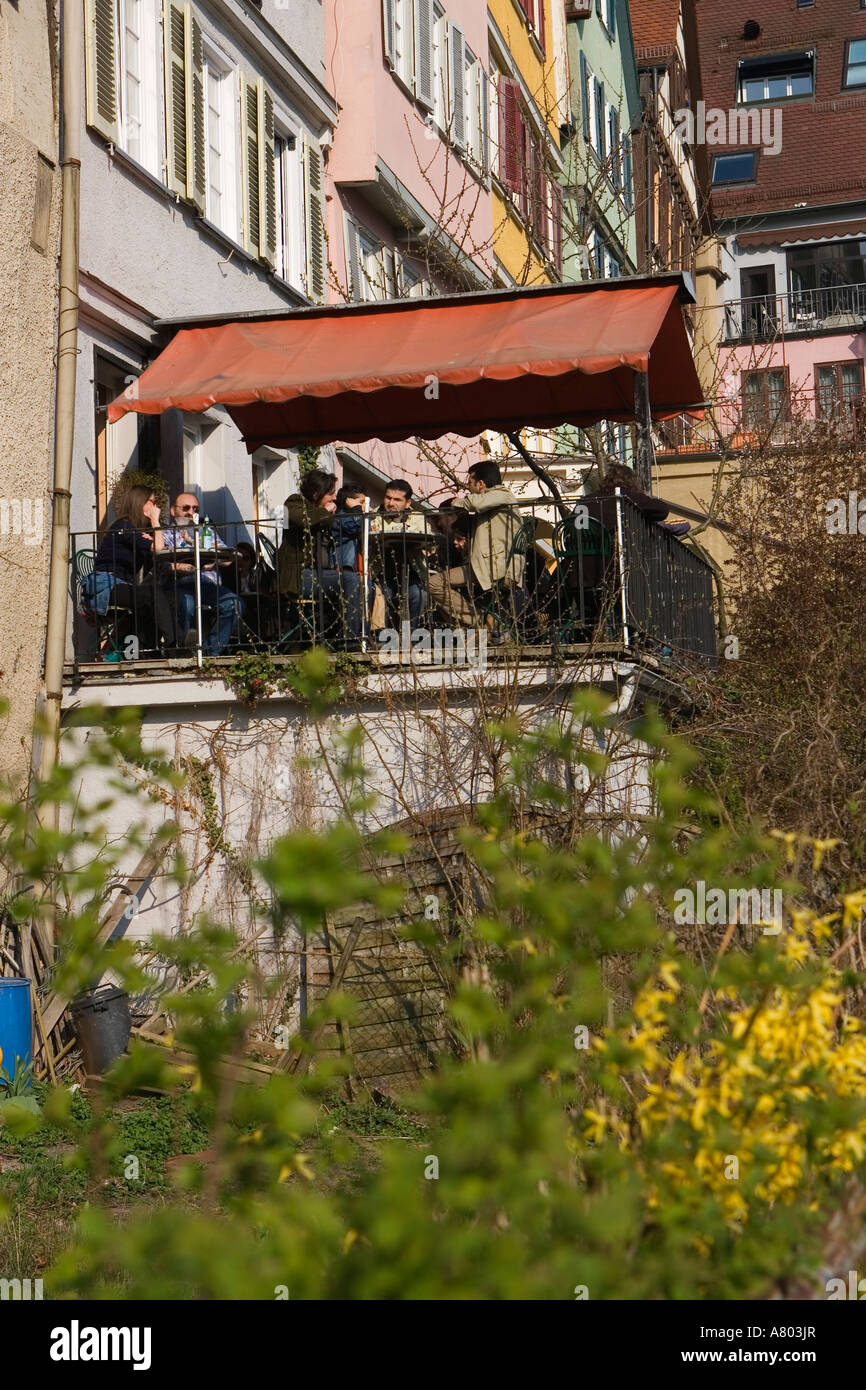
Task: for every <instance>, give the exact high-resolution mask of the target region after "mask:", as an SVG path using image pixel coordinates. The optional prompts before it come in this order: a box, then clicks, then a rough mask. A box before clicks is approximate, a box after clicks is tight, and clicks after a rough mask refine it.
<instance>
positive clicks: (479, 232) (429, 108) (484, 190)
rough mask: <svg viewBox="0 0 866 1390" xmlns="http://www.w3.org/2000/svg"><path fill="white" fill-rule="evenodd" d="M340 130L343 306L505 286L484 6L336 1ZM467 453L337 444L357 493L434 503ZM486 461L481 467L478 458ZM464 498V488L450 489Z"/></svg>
mask: <svg viewBox="0 0 866 1390" xmlns="http://www.w3.org/2000/svg"><path fill="white" fill-rule="evenodd" d="M325 13H326V29H327V37H326V50H327V52H328V54H329V55H330V59H329V69H328V80H329V83H331V85H332V90H333V92H334V95H335V98H336V101H337V104H338V106H339V113H340V115H339V122H338V124H337V127H336V131H335V133H334V141H333V147H332V149H331V151H330V153H329V158H328V160H327V163H326V168H325V175H326V180H325V187H326V209H327V211H326V226H327V244H328V272H329V275H328V290H327V292H328V297H329V299H330V300H331V301H332V302H348V301H352V300H366V301H375V300H382V299H394V298H403V297H412V298H415V297H424V296H428V295H441V294H448V293H454V292H457V291H461V290H467V289H480V288H483V287H484V286H485V285H490V284H491V283H492V280H493V277H494V257H493V217H492V204H491V177H490V176H491V157H492V151H491V139H490V127H489V110H490V95H489V92H490V80H489V64H488V51H487V16H486V9H485V6H484V4H483V2H482V0H448V3H447V4H444V5H443V4H439V3H438V0H354V3H353V4H352V5H351V6H346V5H344V4H342V3H337V0H328V3H327V5H326V11H325ZM466 447H467V446H466V445H465V444H464V443H463V442H462V441H451V442H450V443H449V442H448V441H443V442H442V443H441V444H437V445H436V446H430V447H421V446H416V445H413V444H403V445H385V444H382V443H381V442H379V441H375V440H374V441H370V442H369V443H367V444H363V445H355V446H352V448H348V447H347V448H343V447H340V446H338V449H337V456H338V460H339V462H340V464H341V465H342V470H343V476H344V478H345V479H346V480H347V481H351V482H353V483H357V484H358V485H360V486H363V487H364V489H365V491H366V492H367V494H368V496H370V497H372V498H373V500H374V501H375V502H378V501H380V500H381V497H382V494H383V492H384V487H385V484H386V482H387V479H388V478H389V477H405V478H407V479H408V480H409V481H410V482H411V483H412V486H413V487H414V488H415V490H416V491H417V492H419V493H423V494H427V495H429V494H434V495H435V494H436V493H437V491H439V492H440V493H441V492H442V489H443V486H444V484H443V475H442V466H443V465H444V467H445V469H452V470H454V471H456V472H458V473H461V472H462V471H463V467H464V463H465V460H464V457H463V455H464V453H465V451H466ZM474 456H475V455H473V457H474ZM451 490H452V491H453V488H452V489H451Z"/></svg>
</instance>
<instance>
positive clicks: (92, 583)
mask: <svg viewBox="0 0 866 1390" xmlns="http://www.w3.org/2000/svg"><path fill="white" fill-rule="evenodd" d="M116 582H117V581H116V579H115V578H114V575H113V574H108V573H106V571H105V570H97V571H96V572H95V573H94V574H88V575H87V576H86V578H84V579H82V581H81V592H82V595H83V596H84V597H85V598H86V599H87V606H88V608H89V609H90V611H91V613H98V614H99V616H100V618H104V617H105V615H106V613H107V612H108V605H109V603H110V602H111V594H112V591H113V589H114V586H115V584H116Z"/></svg>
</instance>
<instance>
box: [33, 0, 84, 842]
mask: <svg viewBox="0 0 866 1390" xmlns="http://www.w3.org/2000/svg"><path fill="white" fill-rule="evenodd" d="M83 50H84V23H83V0H63V16H62V35H61V54H60V89H61V105H62V128H61V150H62V157H61V160H60V169H61V190H62V207H61V220H60V297H59V309H58V329H57V399H56V405H55V424H54V484H53V487H52V491H51V559H50V570H49V579H48V620H47V624H46V633H45V724H46V727H45V732H44V734H43V740H42V754H41V758H40V767H39V774H40V779H41V780H42V781H44V780H45V779H46V778H48V777H49V776H50V774H51V769H52V768H53V767H54V765H55V763H56V759H57V749H58V742H59V737H60V701H61V697H62V693H63V659H64V656H65V653H66V615H67V595H68V592H69V503H70V485H71V481H72V441H73V431H74V427H75V381H76V370H77V364H78V229H79V190H80V183H81V157H80V156H81V144H80V130H81V67H82V53H83ZM46 816H47V817H50V819H51V822H52V823H55V822H56V818H57V808H56V806H51V807H47V808H46Z"/></svg>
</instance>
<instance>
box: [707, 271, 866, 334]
mask: <svg viewBox="0 0 866 1390" xmlns="http://www.w3.org/2000/svg"><path fill="white" fill-rule="evenodd" d="M724 313H725V338H726V339H727V340H728V342H762V343H763V342H772V341H773V340H774V339H775V338H778V337H782V336H790V335H792V334H797V333H809V332H814V331H815V330H816V329H825V330H826V329H830V328H838V329H839V331H840V332H843V331H844V330H845V329H846V328H851V329H853V330H855V331H856V330H857V329H859V328H862V326H863V324H864V323H866V284H854V285H824V286H821V288H819V289H808V290H806V289H800V290H791V291H790V292H789V293H786V294H759V295H753V296H752V297H750V298H747V299H732V300H730V301H729V302H728V303H727V304H726V305H725V307H724Z"/></svg>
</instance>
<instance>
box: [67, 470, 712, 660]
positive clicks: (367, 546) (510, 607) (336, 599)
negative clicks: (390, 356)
mask: <svg viewBox="0 0 866 1390" xmlns="http://www.w3.org/2000/svg"><path fill="white" fill-rule="evenodd" d="M407 515H408V520H404V519H403V518H404V517H405V516H407ZM213 531H214V533H215V534H214V536H207V535H206V536H204V537H203V536H202V528H198V530H196V529H195V528H191V530H190V531H188V532H187V536H188V537H189V538H190V543H189V544H186V545H185V546H184V547H183V548H179V547H170V546H164V547H163V548H162V550H159V551H157V550H155V549H154V548H153V547H152V533H150V532H143V533H141V532H140V533H136V535H137V537H139V538H141V537H143V539H139V540H138V541H137V542H136V544H137V546H138V548H137V550H135V552H134V555H133V558H134V562H135V563H136V565H137V569H136V572H135V574H134V575H133V574H131V573H130V572H129V570H128V568H127V570H126V571H125V573H124V575H122V576H118V575H116V574H113V573H112V570H111V563H110V562H111V558H112V543H111V542H110V541H108V542H106V539H105V537H104V536H103V537H102V538H101V541H100V538H99V537H97V535H96V534H94V533H93V532H86V533H82V532H78V533H76V534H75V535H73V537H72V557H71V577H72V588H73V594H74V602H75V618H74V626H73V652H74V658H73V664H74V666H75V668H76V669H78V670H79V671H82V670H89V671H90V672H91V673H94V672H97V671H98V672H101V674H102V676H104V677H110V676H111V675H112V673H116V674H117V675H120V674H121V673H123V674H127V673H128V671H129V669H130V666H133V667H134V666H135V665H136V664H137V665H139V666H142V665H143V664H151V665H152V664H153V663H159V664H160V666H161V667H162V669H165V670H169V671H172V670H175V669H176V670H177V672H178V674H184V675H186V676H187V677H188V676H189V675H193V676H195V674H196V670H201V668H202V667H203V666H204V665H205V663H206V662H207V661H208V659H209V658H219V657H225V656H229V657H231V656H236V655H237V654H239V653H242V652H251V651H267V652H270V653H272V654H274V655H277V656H279V655H288V654H291V653H295V652H300V651H303V650H304V649H306V648H309V647H311V646H316V645H321V646H325V647H328V648H331V649H332V650H343V651H353V652H357V653H359V654H361V655H366V656H368V657H371V658H373V659H374V660H375V659H380V660H385V659H386V658H387V659H388V660H390V661H392V662H393V661H397V662H407V661H414V660H415V659H416V657H417V656H418V655H419V654H420V653H425V652H426V653H430V656H428V657H427V660H430V661H433V662H436V661H437V660H441V661H443V662H444V663H446V664H447V663H448V662H451V661H458V662H460V661H467V664H476V665H477V664H478V656H477V654H478V653H479V652H480V651H481V649H482V648H483V650H484V652H485V653H487V654H488V655H492V654H493V653H494V652H496V651H497V650H498V651H506V650H507V651H509V652H512V653H513V652H515V651H516V652H518V653H519V652H520V651H527V652H528V651H532V652H533V653H534V655H536V656H537V655H538V649H539V648H540V649H542V650H546V651H548V652H549V651H562V650H563V649H571V648H575V649H577V648H582V649H586V648H589V649H596V648H597V649H603V650H605V651H607V652H610V651H611V650H613V649H615V650H617V651H619V652H622V653H629V652H630V653H632V654H633V655H638V654H641V653H647V654H650V655H653V656H656V657H660V658H661V659H662V660H663V661H667V662H669V661H671V660H675V659H677V658H678V657H682V658H688V659H703V660H710V661H712V660H714V658H715V653H716V639H715V626H714V611H713V579H712V572H711V570H710V567H709V566H708V564H707V563H706V561H705V560H704V559H703V558H702V556H700V555H699V554H698V553H697V552H696V551H695V550H693V549H691V548H690V547H689V546H688V545H687V544H684V543H683V542H682V541H681V540H680V539H678V537H676V536H675V535H673V534H672V533H671V532H670V531H667V530H665V529H664V528H663V527H661V526H659V525H656V524H653V523H651V522H649V521H648V520H647V518H646V517H645V515H644V514H643V513H642V511H641V510H640V508H639V507H638V506H636V505H635V503H634V502H632V501H631V500H630V499H629V498H628V497H625V496H620V495H617V496H616V497H614V496H610V497H608V498H606V499H605V500H604V502H603V504H599V499H593V498H587V499H577V505H576V509H575V510H574V511H572V512H569V514H568V515H566V516H561V515H560V514H559V512H558V511H557V508H556V507H555V506H554V505H553V503H552V502H551V501H550V500H549V499H543V498H537V499H534V500H532V501H527V502H521V503H520V506H519V508H517V509H514V508H510V509H502V510H497V511H496V512H487V513H480V514H479V513H469V512H467V511H463V510H462V509H460V508H455V509H454V511H453V512H450V513H445V514H443V513H441V512H438V513H437V512H422V511H414V510H413V511H412V512H411V513H408V514H398V515H397V516H393V515H392V516H390V517H383V516H382V515H381V514H380V513H370V512H365V513H361V512H360V511H355V512H354V513H353V512H351V511H348V512H342V513H339V514H336V515H335V516H334V517H333V518H332V520H331V521H330V522H328V523H326V524H324V525H322V524H320V525H319V526H313V527H306V528H298V529H297V530H292V531H290V533H289V535H288V536H287V538H286V542H285V545H284V547H283V550H282V552H281V550H280V542H281V539H282V536H281V532H282V528H278V527H277V525H276V523H273V522H270V523H260V522H231V523H225V524H216V525H215V526H214V527H213ZM109 534H110V533H109ZM128 535H129V533H127V536H128ZM172 539H173V540H174V539H176V538H172ZM124 544H125V547H126V548H125V552H124V553H125V554H127V555H128V554H129V553H130V550H129V545H128V543H127V542H125V543H124ZM100 546H101V549H100ZM97 551H99V557H100V558H99V561H98V564H99V568H98V569H97V568H96V564H97V559H96V557H97ZM139 562H140V563H139ZM467 567H468V568H467ZM485 571H486V572H487V573H486V578H485ZM479 580H480V581H481V582H480V583H479ZM490 580H492V581H493V582H492V584H490V583H489V581H490ZM461 581H465V582H461ZM482 584H487V585H488V586H487V587H482ZM473 634H475V637H476V641H475V642H474V643H473V642H472V641H471V638H472V635H473ZM467 639H470V640H467ZM482 639H483V641H482ZM471 652H475V653H476V658H475V660H474V661H473V660H472V659H471V657H470V658H467V653H471ZM455 653H456V656H455Z"/></svg>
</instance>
